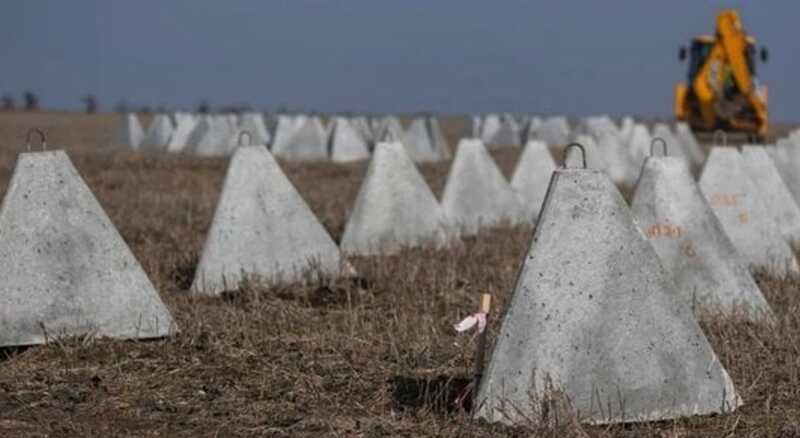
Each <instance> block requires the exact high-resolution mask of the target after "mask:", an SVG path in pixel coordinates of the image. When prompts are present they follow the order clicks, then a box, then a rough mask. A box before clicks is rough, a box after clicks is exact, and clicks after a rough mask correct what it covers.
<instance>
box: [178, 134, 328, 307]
mask: <svg viewBox="0 0 800 438" xmlns="http://www.w3.org/2000/svg"><path fill="white" fill-rule="evenodd" d="M339 269H340V257H339V248H337V246H336V244H335V243H334V242H333V240H332V239H331V237H330V235H329V234H328V232H327V231H326V230H325V228H323V227H322V225H321V224H320V223H319V221H318V220H317V218H316V216H314V213H313V212H312V211H311V209H310V208H309V207H308V205H306V203H305V201H303V198H302V197H301V196H300V194H299V193H298V192H297V190H296V189H295V188H294V186H293V185H292V183H291V182H290V181H289V179H288V178H287V177H286V176H285V175H284V173H283V171H282V170H281V168H280V166H278V163H277V162H276V161H275V159H274V158H273V157H272V155H270V153H269V151H267V149H266V148H265V147H263V146H243V147H239V148H237V149H236V152H235V153H234V155H233V157H232V158H231V161H230V163H229V165H228V171H227V173H226V175H225V182H224V184H223V187H222V193H221V195H220V198H219V202H218V204H217V209H216V211H215V212H214V219H213V221H212V223H211V228H210V229H209V231H208V235H207V236H206V242H205V244H204V246H203V253H202V255H201V257H200V262H199V263H198V265H197V271H196V273H195V278H194V282H193V284H192V290H193V291H194V292H197V293H204V294H210V295H214V294H219V293H221V292H224V291H226V290H234V289H236V288H238V287H239V285H240V283H241V282H242V281H243V280H245V279H251V280H255V281H266V282H268V283H279V282H293V281H302V280H313V279H315V278H317V277H318V275H322V276H335V275H337V274H338V273H339Z"/></svg>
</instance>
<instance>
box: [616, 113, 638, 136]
mask: <svg viewBox="0 0 800 438" xmlns="http://www.w3.org/2000/svg"><path fill="white" fill-rule="evenodd" d="M634 126H636V122H635V121H634V120H633V117H630V116H625V117H623V118H622V121H621V122H620V126H619V136H620V138H622V141H624V142H627V141H628V140H630V138H631V134H632V133H633V127H634Z"/></svg>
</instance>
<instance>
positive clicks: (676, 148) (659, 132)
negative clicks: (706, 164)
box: [653, 123, 702, 165]
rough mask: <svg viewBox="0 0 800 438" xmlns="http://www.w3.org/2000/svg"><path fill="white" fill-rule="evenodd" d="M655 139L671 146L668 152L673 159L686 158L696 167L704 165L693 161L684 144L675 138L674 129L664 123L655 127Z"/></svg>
mask: <svg viewBox="0 0 800 438" xmlns="http://www.w3.org/2000/svg"><path fill="white" fill-rule="evenodd" d="M653 138H660V139H662V140H664V141H665V142H666V143H667V144H668V145H669V149H668V151H669V155H670V156H671V157H680V158H685V159H686V160H688V161H689V162H690V163H692V164H695V165H699V164H702V162H699V163H696V162H695V161H694V160H693V158H692V154H690V153H689V151H687V150H686V146H685V145H684V144H683V142H681V141H680V140H678V138H677V137H675V135H674V134H673V133H672V129H670V127H669V126H667V125H665V124H663V123H656V124H655V125H654V126H653Z"/></svg>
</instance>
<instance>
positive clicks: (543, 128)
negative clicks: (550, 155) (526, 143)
mask: <svg viewBox="0 0 800 438" xmlns="http://www.w3.org/2000/svg"><path fill="white" fill-rule="evenodd" d="M532 134H533V137H532V138H534V139H537V140H541V141H543V142H545V143H547V144H548V145H551V146H563V145H566V144H567V143H569V137H570V129H569V124H568V123H567V119H566V118H564V117H549V118H547V119H545V120H543V121H542V123H541V124H540V125H539V126H537V127H536V129H535V130H534V131H533V132H532ZM530 138H531V137H529V139H530Z"/></svg>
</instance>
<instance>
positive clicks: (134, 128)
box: [115, 113, 144, 150]
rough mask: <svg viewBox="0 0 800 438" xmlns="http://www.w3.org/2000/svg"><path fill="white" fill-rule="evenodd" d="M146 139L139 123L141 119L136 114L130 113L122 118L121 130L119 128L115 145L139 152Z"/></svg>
mask: <svg viewBox="0 0 800 438" xmlns="http://www.w3.org/2000/svg"><path fill="white" fill-rule="evenodd" d="M143 139H144V131H143V130H142V125H141V124H140V123H139V118H138V117H136V114H134V113H128V114H125V115H124V116H122V119H121V120H120V124H119V128H117V137H116V139H115V144H116V145H117V146H125V147H128V148H130V149H133V150H138V149H139V147H140V146H141V144H142V140H143Z"/></svg>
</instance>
